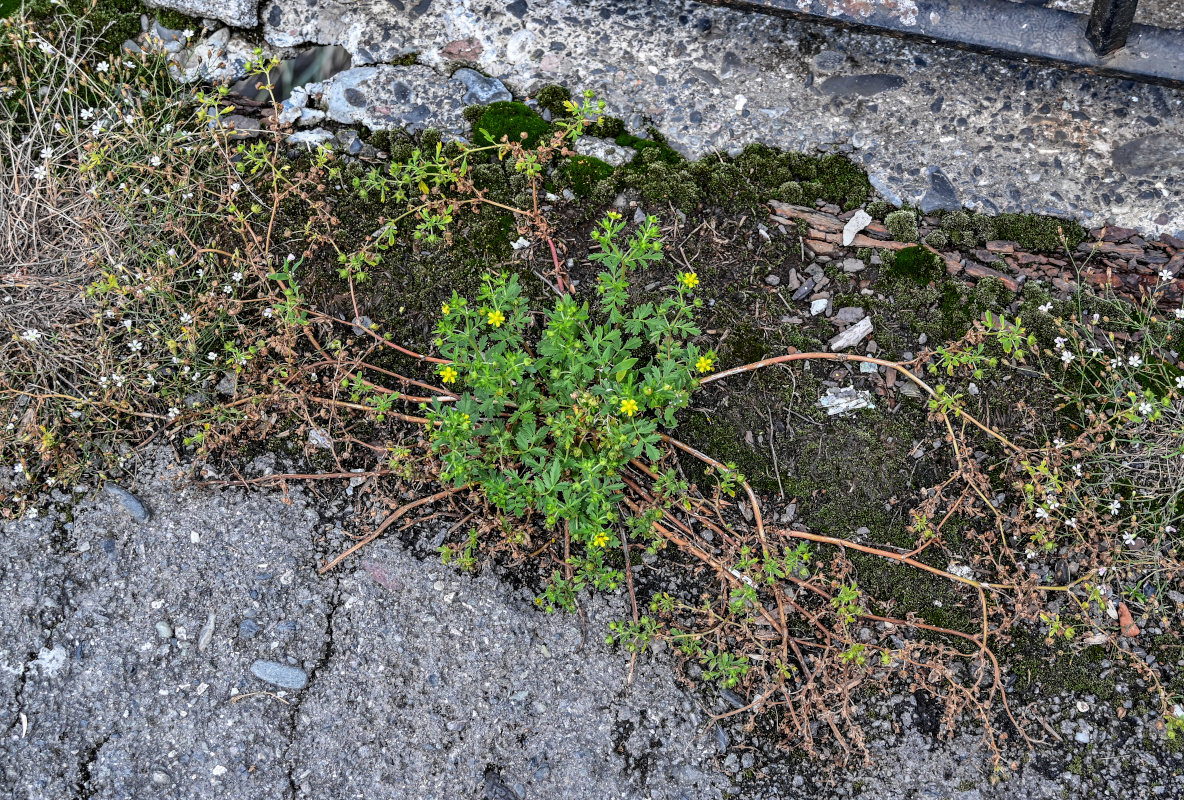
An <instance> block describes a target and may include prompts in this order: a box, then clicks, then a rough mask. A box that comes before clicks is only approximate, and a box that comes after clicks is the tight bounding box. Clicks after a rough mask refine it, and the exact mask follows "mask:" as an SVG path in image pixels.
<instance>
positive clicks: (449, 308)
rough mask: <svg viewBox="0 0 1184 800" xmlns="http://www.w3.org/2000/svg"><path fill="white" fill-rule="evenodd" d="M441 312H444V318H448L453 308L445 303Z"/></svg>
mask: <svg viewBox="0 0 1184 800" xmlns="http://www.w3.org/2000/svg"><path fill="white" fill-rule="evenodd" d="M441 310H442V311H443V312H444V316H448V312H449V311H451V310H452V306H450V305H448V304H447V303H445V304H444V306H443V307H442V308H441Z"/></svg>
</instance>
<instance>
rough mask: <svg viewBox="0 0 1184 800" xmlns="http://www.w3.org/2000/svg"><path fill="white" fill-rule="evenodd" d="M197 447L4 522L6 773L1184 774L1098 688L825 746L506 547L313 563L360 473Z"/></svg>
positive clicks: (526, 779)
mask: <svg viewBox="0 0 1184 800" xmlns="http://www.w3.org/2000/svg"><path fill="white" fill-rule="evenodd" d="M268 464H269V462H267V461H263V462H257V463H256V465H255V468H254V469H247V470H246V474H247V475H248V476H254V475H262V474H265V473H266V471H267V469H268V468H269V467H268ZM189 471H190V469H189V468H188V467H183V466H181V465H178V464H176V463H173V458H172V455H171V453H168V452H166V451H159V452H157V453H155V454H153V455H151V456H150V457H149V461H148V462H147V463H146V464H145V465H144V466H143V467H142V468H141V469H140V471H139V477H138V479H137V480H136V482H135V483H134V484H132V483H129V485H128V487H127V488H129V489H130V490H131V491H132V493H133V495H134V496H135V497H136V498H138V500H139V501H140V502H141V503H142V504H143V506H144V508H145V510H146V511H147V512H149V514H150V517H149V519H148V520H146V521H144V522H137V521H136V520H135V518H134V517H133V515H132V513H131V512H130V511H129V508H128V505H127V501H126V499H121V498H117V497H115V496H113V495H111V494H109V493H107V492H104V491H97V490H94V489H91V491H89V492H85V491H84V492H80V493H79V494H78V496H77V497H75V498H74V499H72V500H71V499H70V498H65V497H64V496H62V495H58V498H57V499H56V500H52V499H49V500H48V507H47V508H46V509H45V510H43V511H42V512H40V513H39V514H37V515H36V516H33V515H31V514H30V515H27V516H26V517H25V518H23V519H22V520H19V521H16V522H11V523H7V524H5V525H4V526H3V528H2V529H0V540H2V541H3V543H4V547H3V548H0V585H3V586H4V587H5V591H4V593H3V594H2V595H0V798H6V799H7V798H11V799H12V800H18V799H19V800H34V799H36V800H41V798H104V799H106V798H112V799H114V798H144V797H167V798H219V799H220V800H222V799H226V800H248V799H250V798H260V799H261V800H262V798H269V799H270V798H335V799H337V798H368V799H369V798H392V799H394V798H440V799H441V800H444V799H445V798H449V799H451V798H488V799H489V800H513V798H515V797H517V798H522V799H523V800H525V798H575V799H577V800H582V799H583V798H588V800H592V798H598V799H603V798H648V799H650V800H666V799H667V798H669V799H670V800H699V799H700V798H713V799H714V798H722V797H733V798H744V800H757V798H762V799H763V798H836V799H837V798H847V797H851V796H854V795H855V794H856V793H858V796H860V797H867V798H885V799H887V798H900V797H906V798H939V797H940V798H958V800H974V799H975V798H1011V797H1025V798H1050V799H1051V798H1060V797H1065V796H1078V795H1080V796H1089V797H1124V798H1128V797H1179V796H1181V792H1182V791H1184V783H1182V782H1181V778H1180V773H1181V770H1182V762H1181V760H1180V754H1179V753H1178V752H1176V750H1175V749H1174V748H1171V747H1168V746H1165V744H1164V741H1163V735H1162V733H1161V732H1159V731H1158V730H1157V728H1156V726H1155V722H1154V720H1148V719H1145V718H1143V717H1141V716H1139V715H1138V714H1136V713H1131V714H1127V715H1126V716H1125V717H1124V718H1123V719H1121V720H1120V719H1118V718H1117V716H1116V714H1115V711H1114V708H1115V704H1121V703H1122V700H1121V699H1119V700H1118V701H1114V702H1099V701H1098V699H1097V698H1092V697H1084V698H1082V697H1049V698H1045V699H1044V700H1043V701H1042V702H1041V703H1040V712H1041V713H1042V715H1044V718H1045V720H1046V724H1047V725H1048V726H1049V728H1050V729H1051V730H1053V731H1054V732H1055V736H1056V738H1057V739H1059V741H1056V740H1054V739H1052V738H1051V737H1045V738H1046V739H1049V743H1048V744H1047V745H1042V746H1040V747H1039V749H1038V750H1036V751H1028V750H1027V749H1025V748H1023V747H1016V748H1014V750H1012V751H1009V753H1008V757H1009V760H1010V761H1013V762H1014V763H1015V765H1016V766H1015V768H1014V770H1012V771H1010V772H1009V777H1008V778H1007V780H1005V781H1003V782H1001V783H999V784H997V785H993V784H992V783H991V781H990V780H989V774H990V773H989V763H988V761H987V760H986V757H985V754H984V752H983V750H982V748H981V746H980V739H979V737H978V735H977V733H976V732H975V731H974V730H973V728H972V727H968V728H967V729H966V731H965V732H964V733H962V734H960V735H959V736H958V737H957V738H956V739H955V740H954V741H952V742H946V741H939V740H937V739H935V738H934V736H933V732H934V729H935V718H934V710H933V708H932V707H930V706H929V705H927V704H925V703H918V701H917V699H916V698H915V697H913V696H912V695H910V694H908V693H901V694H898V695H893V696H889V695H882V696H879V697H876V698H871V699H869V700H868V701H867V702H866V703H865V705H864V706H863V708H864V712H865V713H866V721H867V725H866V727H867V731H868V741H869V748H870V750H871V759H870V760H869V762H868V763H867V764H865V765H857V766H856V767H854V768H849V769H844V770H834V769H832V768H831V765H828V763H827V759H824V760H823V761H821V762H811V761H809V760H806V759H804V758H802V757H801V756H800V755H794V754H790V753H786V752H784V751H782V750H781V749H779V748H778V747H777V745H776V743H775V742H774V741H772V740H767V739H759V738H757V739H754V738H752V737H750V736H749V735H748V734H746V733H745V732H744V731H743V730H742V729H741V728H740V727H738V726H734V725H733V726H730V727H724V728H720V727H718V726H714V725H712V724H711V721H710V718H709V716H710V714H713V713H720V712H722V711H725V710H728V709H729V708H730V707H729V706H727V705H726V704H723V703H722V701H721V700H720V699H719V698H714V697H712V696H711V695H710V694H704V693H703V692H702V691H700V690H698V689H695V688H693V687H694V686H696V685H697V684H692V683H691V682H689V681H686V680H683V679H681V678H680V676H681V675H682V673H681V672H680V668H679V666H678V665H677V664H676V663H674V661H673V659H672V658H671V654H670V653H669V652H668V651H666V650H664V649H660V650H659V652H657V653H653V654H647V655H645V656H643V657H641V658H639V659H638V660H637V663H636V664H635V665H633V666H632V667H631V664H630V659H629V657H628V655H627V654H624V653H622V652H620V651H617V650H615V649H613V648H610V647H608V646H606V645H605V643H604V635H605V633H606V631H607V628H606V626H607V624H608V622H609V621H611V620H614V619H621V618H624V617H625V616H627V615H628V610H627V608H626V605H625V602H624V600H623V599H622V598H621V597H620V596H616V597H612V598H607V599H606V598H603V597H601V598H591V597H584V598H582V601H581V606H582V608H583V611H584V616H585V622H584V623H583V624H581V622H580V619H579V618H578V617H574V616H567V615H549V614H546V613H544V612H542V611H540V610H539V609H538V608H537V607H536V606H535V604H534V603H533V602H532V600H533V598H532V597H531V596H530V593H529V592H526V591H524V590H522V589H515V588H513V586H512V581H510V580H508V579H507V578H506V577H505V576H502V575H500V574H499V573H498V571H497V569H496V568H494V567H491V566H486V567H485V568H484V569H483V570H482V571H481V572H480V573H479V574H477V575H476V576H467V575H463V574H461V573H458V572H457V571H456V570H455V569H453V568H451V567H445V566H442V565H441V564H440V563H439V562H438V560H436V559H435V558H434V557H428V558H421V557H420V556H418V555H416V554H413V553H411V552H408V551H407V550H405V549H404V548H403V547H402V545H400V544H399V542H398V540H395V539H389V540H380V541H378V542H376V543H374V544H373V545H371V546H370V547H369V548H367V549H366V550H365V551H364V552H362V553H361V554H360V555H359V556H358V557H357V558H356V559H353V560H351V561H350V562H348V563H346V564H344V565H343V566H342V568H341V569H340V570H339V571H337V572H335V573H332V574H330V575H328V576H324V577H322V576H319V575H317V573H316V571H315V566H316V564H317V560H318V559H319V558H324V557H325V556H326V555H328V554H330V553H335V552H337V551H338V549H339V548H340V547H341V546H343V544H345V542H346V538H345V537H344V535H343V534H342V532H341V531H342V527H343V526H348V525H349V524H350V523H349V521H348V520H347V517H348V516H349V515H350V513H351V511H350V509H351V508H352V507H353V499H352V498H349V497H347V496H346V495H345V494H344V492H343V490H342V489H343V487H337V488H331V487H330V485H329V484H327V483H318V484H316V486H315V487H314V488H315V491H316V492H317V493H318V496H314V495H313V494H311V493H309V492H307V491H304V490H302V489H300V488H298V487H294V488H292V490H291V491H290V493H289V494H288V495H284V494H283V493H281V492H279V491H278V490H258V491H252V492H247V491H245V490H243V489H227V488H221V489H213V488H201V487H198V486H195V485H193V484H191V483H190V482H188V480H187V478H186V474H187V473H188V472H189ZM428 533H429V534H430V535H431V536H432V537H433V538H434V537H435V536H437V535H438V534H431V533H430V532H428ZM425 550H430V547H429V548H425ZM1134 696H1135V695H1133V694H1132V697H1134ZM1127 705H1128V706H1130V702H1129V701H1128V702H1127ZM1082 709H1085V710H1084V711H1083V710H1082Z"/></svg>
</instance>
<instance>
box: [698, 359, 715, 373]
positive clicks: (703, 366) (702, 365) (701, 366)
mask: <svg viewBox="0 0 1184 800" xmlns="http://www.w3.org/2000/svg"><path fill="white" fill-rule="evenodd" d="M714 363H715V359H713V358H708V357H707V356H699V360H698V361H696V362H695V369H697V370H699V371H700V372H711V367H712V365H713V364H714Z"/></svg>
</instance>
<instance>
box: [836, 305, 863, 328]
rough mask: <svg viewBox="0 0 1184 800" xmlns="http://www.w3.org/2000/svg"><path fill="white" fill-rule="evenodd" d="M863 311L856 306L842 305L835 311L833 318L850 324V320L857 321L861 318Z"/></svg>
mask: <svg viewBox="0 0 1184 800" xmlns="http://www.w3.org/2000/svg"><path fill="white" fill-rule="evenodd" d="M863 316H864V311H863V309H862V308H860V307H858V306H843V307H842V308H840V309H839V310H838V311H836V312H835V315H834V317H833V319H834V320H836V321H838V322H842V323H844V324H847V325H849V324H851V323H852V322H859V320H861V319H863Z"/></svg>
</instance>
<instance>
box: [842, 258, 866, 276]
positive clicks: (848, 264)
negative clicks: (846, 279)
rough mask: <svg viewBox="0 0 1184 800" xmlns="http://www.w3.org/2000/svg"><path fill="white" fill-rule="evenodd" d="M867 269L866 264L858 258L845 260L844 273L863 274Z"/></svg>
mask: <svg viewBox="0 0 1184 800" xmlns="http://www.w3.org/2000/svg"><path fill="white" fill-rule="evenodd" d="M865 269H867V264H864V263H863V262H862V261H860V260H859V259H858V258H844V259H843V272H846V273H847V274H851V273H855V272H863V271H864V270H865Z"/></svg>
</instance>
